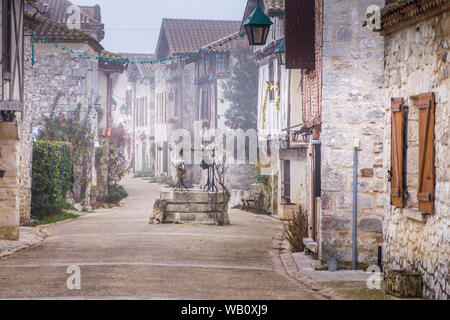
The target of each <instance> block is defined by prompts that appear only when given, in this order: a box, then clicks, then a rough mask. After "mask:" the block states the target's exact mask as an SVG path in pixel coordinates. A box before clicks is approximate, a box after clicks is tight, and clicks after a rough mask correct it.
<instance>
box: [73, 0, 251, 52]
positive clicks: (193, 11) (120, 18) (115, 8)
mask: <svg viewBox="0 0 450 320" xmlns="http://www.w3.org/2000/svg"><path fill="white" fill-rule="evenodd" d="M72 3H74V4H77V5H95V4H98V5H100V7H101V8H102V21H103V23H104V24H105V33H106V36H105V39H104V40H103V42H102V45H103V46H104V47H105V49H106V50H109V51H113V52H132V53H154V51H155V48H156V43H157V41H158V36H159V30H160V26H161V20H162V18H183V19H223V20H239V21H240V20H242V17H243V15H244V9H245V5H246V3H247V0H72Z"/></svg>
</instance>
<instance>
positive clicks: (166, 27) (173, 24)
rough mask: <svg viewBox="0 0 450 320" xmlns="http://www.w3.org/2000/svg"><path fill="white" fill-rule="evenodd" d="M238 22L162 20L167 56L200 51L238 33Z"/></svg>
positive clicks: (239, 24) (239, 23)
mask: <svg viewBox="0 0 450 320" xmlns="http://www.w3.org/2000/svg"><path fill="white" fill-rule="evenodd" d="M240 26H241V22H240V21H225V20H190V19H163V22H162V31H163V32H164V33H165V36H166V37H167V42H168V45H169V51H170V53H169V54H172V55H180V54H185V53H189V52H193V51H197V50H200V49H201V48H202V47H203V46H205V45H208V44H209V43H212V42H214V41H216V40H218V39H222V38H224V37H226V36H228V35H230V34H233V33H236V32H239V29H240Z"/></svg>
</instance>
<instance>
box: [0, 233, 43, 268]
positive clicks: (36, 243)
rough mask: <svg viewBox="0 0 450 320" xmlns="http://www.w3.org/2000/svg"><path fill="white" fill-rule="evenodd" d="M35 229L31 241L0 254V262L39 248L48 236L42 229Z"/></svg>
mask: <svg viewBox="0 0 450 320" xmlns="http://www.w3.org/2000/svg"><path fill="white" fill-rule="evenodd" d="M35 229H36V236H35V237H34V239H33V240H31V241H29V242H27V243H24V244H22V245H20V246H18V247H15V248H12V249H9V250H5V251H3V252H0V260H1V259H3V258H5V257H8V256H11V255H12V254H15V253H18V252H21V251H25V250H28V249H31V248H34V247H37V246H39V245H40V244H41V243H42V242H43V241H44V240H45V239H46V238H47V236H48V234H47V233H46V232H45V228H44V227H36V228H35Z"/></svg>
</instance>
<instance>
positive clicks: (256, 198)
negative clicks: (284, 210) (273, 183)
mask: <svg viewBox="0 0 450 320" xmlns="http://www.w3.org/2000/svg"><path fill="white" fill-rule="evenodd" d="M261 200H262V195H261V193H255V194H254V195H253V198H247V199H242V209H243V210H246V211H249V210H250V209H252V206H251V204H253V209H256V208H257V207H258V205H259V207H262V206H261Z"/></svg>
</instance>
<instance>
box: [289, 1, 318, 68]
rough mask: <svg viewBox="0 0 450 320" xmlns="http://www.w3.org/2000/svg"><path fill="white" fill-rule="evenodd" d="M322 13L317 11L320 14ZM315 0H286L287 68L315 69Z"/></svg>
mask: <svg viewBox="0 0 450 320" xmlns="http://www.w3.org/2000/svg"><path fill="white" fill-rule="evenodd" d="M320 14H321V13H320V12H317V15H318V16H319V15H320ZM315 16H316V8H315V1H311V0H296V1H286V8H285V34H286V37H285V41H286V47H287V48H289V50H287V51H286V69H304V70H308V71H312V70H314V69H315V57H316V48H315V41H316V39H315V34H316V32H315V28H316V21H315Z"/></svg>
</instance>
